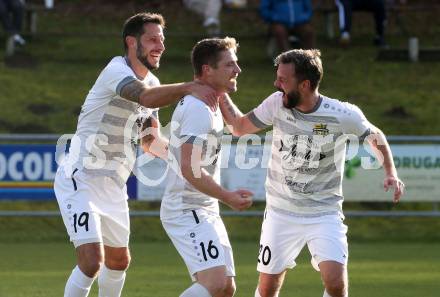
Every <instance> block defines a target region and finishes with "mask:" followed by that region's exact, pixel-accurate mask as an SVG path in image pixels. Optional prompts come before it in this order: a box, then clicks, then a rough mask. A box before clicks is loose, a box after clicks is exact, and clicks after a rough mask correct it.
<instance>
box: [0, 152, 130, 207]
mask: <svg viewBox="0 0 440 297" xmlns="http://www.w3.org/2000/svg"><path fill="white" fill-rule="evenodd" d="M55 149H56V146H55V145H47V144H0V199H31V200H38V199H54V198H55V193H54V190H53V181H54V178H55V173H56V170H57V163H56V161H55ZM127 188H128V195H129V197H130V198H136V195H137V184H136V178H135V177H134V176H131V177H130V178H129V180H128V182H127Z"/></svg>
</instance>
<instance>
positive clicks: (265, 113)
mask: <svg viewBox="0 0 440 297" xmlns="http://www.w3.org/2000/svg"><path fill="white" fill-rule="evenodd" d="M282 100H283V99H282V93H281V92H275V93H273V94H272V95H270V96H269V97H267V98H266V99H264V101H263V102H261V104H260V105H259V106H257V107H256V108H255V109H254V110H252V111H251V112H250V113H249V119H250V120H251V122H252V124H254V125H255V127H258V128H262V129H264V128H267V127H269V126H271V125H273V119H274V117H275V114H276V111H277V110H278V109H279V108H280V105H281V103H282Z"/></svg>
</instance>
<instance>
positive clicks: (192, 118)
mask: <svg viewBox="0 0 440 297" xmlns="http://www.w3.org/2000/svg"><path fill="white" fill-rule="evenodd" d="M185 101H187V100H185ZM184 104H185V105H186V106H184V111H183V117H182V118H181V123H180V125H181V126H180V138H181V139H183V140H184V142H185V143H192V144H197V145H203V143H204V142H205V141H206V140H207V139H208V135H209V133H211V131H212V115H211V112H210V111H209V108H208V106H207V105H206V104H205V103H203V102H198V101H195V100H194V101H189V102H185V103H184Z"/></svg>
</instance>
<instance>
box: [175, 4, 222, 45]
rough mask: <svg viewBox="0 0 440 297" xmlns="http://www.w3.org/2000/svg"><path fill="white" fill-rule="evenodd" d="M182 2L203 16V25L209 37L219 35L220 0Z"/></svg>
mask: <svg viewBox="0 0 440 297" xmlns="http://www.w3.org/2000/svg"><path fill="white" fill-rule="evenodd" d="M183 4H185V6H186V7H187V8H188V9H189V10H192V11H194V12H195V13H197V14H199V15H201V16H202V17H203V27H205V29H206V33H207V34H208V36H209V37H218V36H219V35H220V32H221V31H220V19H219V15H220V10H221V9H222V0H183Z"/></svg>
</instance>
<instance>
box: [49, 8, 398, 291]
mask: <svg viewBox="0 0 440 297" xmlns="http://www.w3.org/2000/svg"><path fill="white" fill-rule="evenodd" d="M164 27H165V21H164V19H163V17H162V16H161V15H159V14H152V13H139V14H136V15H134V16H132V17H130V18H129V19H128V20H127V21H126V22H125V24H124V28H123V43H124V47H125V55H124V56H119V57H114V58H113V59H112V60H111V61H110V62H109V64H108V65H107V66H106V67H105V68H104V70H102V72H101V73H100V75H99V77H98V78H97V80H96V82H95V84H94V86H93V87H92V89H91V90H90V92H89V94H88V96H87V98H86V100H85V102H84V105H83V106H82V110H81V114H80V116H79V119H78V126H77V131H76V133H75V136H74V137H73V139H72V143H71V147H70V152H69V154H68V155H67V156H66V158H65V160H64V162H63V163H62V164H61V165H60V167H59V168H58V171H57V174H56V178H55V185H54V187H55V193H56V196H57V201H58V204H59V207H60V210H61V214H62V217H63V221H64V223H65V225H66V228H67V232H68V234H69V236H70V240H71V241H72V242H73V244H74V246H75V248H76V252H77V266H76V267H75V268H74V269H73V271H72V273H71V275H70V277H69V279H68V281H67V283H66V287H65V292H64V296H66V297H84V296H87V295H88V293H89V291H90V288H91V286H92V283H93V282H94V280H95V278H98V285H99V296H102V297H104V296H105V297H117V296H121V292H122V288H123V285H124V281H125V271H126V269H127V268H128V266H129V263H130V253H129V249H128V245H129V234H130V221H129V209H128V203H127V198H128V197H127V191H126V185H125V183H126V181H127V179H128V177H129V175H130V173H131V171H132V169H133V166H134V160H135V156H136V150H137V146H136V143H137V142H139V144H140V145H141V147H142V148H143V150H144V151H145V152H147V153H150V154H153V155H155V156H157V157H160V158H163V159H164V160H166V161H167V162H168V163H169V164H170V167H172V170H168V173H167V174H168V176H167V178H166V180H167V185H166V189H165V194H164V197H163V198H162V205H161V211H160V218H161V221H162V224H163V227H164V229H165V231H166V232H167V234H168V236H169V237H170V239H171V241H172V242H173V244H174V246H175V247H176V249H177V251H178V252H179V254H180V255H181V257H182V258H183V260H184V261H185V264H186V266H187V268H188V271H189V273H190V276H191V278H192V280H193V283H192V284H191V285H190V286H189V287H188V288H187V289H186V290H185V291H184V292H182V293H181V295H180V296H181V297H195V296H197V297H205V296H206V297H210V296H211V297H220V296H233V295H234V293H235V291H236V285H235V282H234V277H235V267H234V259H233V252H232V247H231V244H230V241H229V238H228V234H227V231H226V228H225V226H224V224H223V222H222V219H221V217H220V215H219V203H218V201H221V202H223V203H224V204H226V205H228V206H229V207H231V208H232V209H234V210H239V211H241V210H245V209H247V208H249V207H250V206H251V205H252V196H253V194H252V192H251V191H249V190H246V189H237V190H235V191H230V190H228V189H225V188H223V187H222V186H221V185H220V160H219V158H220V155H221V138H222V135H223V130H224V122H225V123H226V124H227V125H228V128H229V129H230V131H231V132H232V134H233V135H235V136H241V135H245V134H250V133H256V132H258V131H261V130H262V129H265V128H267V127H269V126H272V127H273V139H272V148H271V157H270V161H269V167H268V172H267V179H266V211H265V214H264V221H263V224H262V232H261V238H260V252H259V255H256V258H257V257H258V260H257V262H258V263H257V269H258V271H259V272H260V278H259V283H258V286H257V289H256V290H255V296H263V297H266V296H278V294H279V291H280V289H281V286H282V283H283V279H284V275H285V273H286V270H287V269H288V268H293V267H294V266H295V259H296V257H297V256H298V254H299V252H300V251H301V250H302V248H303V247H304V246H305V245H307V246H308V248H309V250H310V253H311V255H312V264H313V267H314V268H315V269H316V270H317V271H320V273H321V277H322V280H323V282H324V286H325V290H324V296H332V297H346V296H348V282H347V261H348V245H347V236H346V233H347V226H346V225H344V223H343V220H344V216H343V212H342V202H343V196H342V177H343V168H344V162H345V150H346V140H347V139H348V138H349V137H351V138H352V136H353V135H354V136H355V137H357V138H358V139H359V140H360V141H367V142H368V143H369V144H370V145H371V146H372V148H373V151H374V152H375V154H376V156H377V158H378V159H379V160H381V161H382V165H383V168H384V171H385V179H384V188H385V190H388V188H394V197H393V199H394V201H395V202H398V201H399V199H400V197H401V195H402V194H403V190H404V185H403V183H402V182H401V181H400V180H399V178H398V176H397V172H396V169H395V166H394V163H393V158H392V154H391V151H390V148H389V145H388V143H387V141H386V138H385V136H384V135H383V133H382V132H381V131H380V130H379V129H378V128H376V127H375V126H374V125H372V124H371V123H370V122H369V121H368V120H367V119H366V118H365V116H364V115H363V113H362V111H361V110H360V109H359V108H358V107H356V106H355V105H352V104H349V103H347V102H341V101H339V100H335V99H331V98H328V97H326V96H324V95H322V94H320V93H319V92H318V88H319V84H320V81H321V79H322V75H323V69H322V63H321V58H320V55H321V54H320V51H319V50H290V51H287V52H284V53H282V54H280V55H279V56H278V57H277V58H276V59H275V65H276V67H277V74H276V80H275V82H274V86H275V88H276V89H277V91H276V92H274V93H273V94H271V95H270V96H268V97H267V98H266V99H265V100H263V101H262V103H261V104H260V105H259V106H257V107H256V108H254V109H253V110H251V111H250V112H249V113H247V114H245V115H243V113H242V112H241V111H240V110H239V109H238V108H237V106H236V105H235V104H234V103H233V101H232V99H231V98H230V96H229V94H231V93H233V92H235V91H236V90H237V77H238V75H239V74H240V73H241V69H240V67H239V65H238V59H237V50H238V44H237V42H236V40H235V39H234V38H230V37H226V38H211V39H204V40H201V41H199V42H197V43H196V45H195V46H194V47H193V50H192V53H191V62H192V65H193V70H194V81H192V82H186V83H176V84H170V85H160V83H159V80H158V78H157V77H156V76H154V75H153V74H152V72H151V71H152V70H154V69H157V68H158V67H159V62H160V58H161V55H162V53H163V52H164V50H165V46H164V39H165V38H164V33H163V29H164ZM179 100H180V102H179V103H178V104H177V107H176V109H175V111H174V113H173V116H172V120H171V121H172V123H171V126H172V127H173V125H174V128H172V131H171V135H170V138H169V139H166V138H165V137H163V136H162V135H161V134H160V122H159V116H158V108H160V107H163V106H167V105H169V104H172V103H175V102H178V101H179ZM146 131H147V132H148V133H146ZM137 139H139V141H137ZM207 157H208V159H209V160H212V162H209V163H207V162H202V161H203V160H206V159H207ZM157 296H160V294H157Z"/></svg>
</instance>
